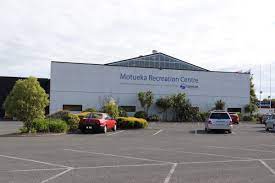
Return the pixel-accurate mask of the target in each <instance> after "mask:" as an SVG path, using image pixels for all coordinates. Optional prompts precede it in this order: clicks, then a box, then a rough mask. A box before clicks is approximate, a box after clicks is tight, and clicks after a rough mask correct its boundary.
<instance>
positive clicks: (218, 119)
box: [205, 111, 233, 133]
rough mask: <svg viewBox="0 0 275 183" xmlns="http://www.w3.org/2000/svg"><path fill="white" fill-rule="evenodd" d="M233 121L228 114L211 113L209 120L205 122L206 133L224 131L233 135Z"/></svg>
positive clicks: (223, 112) (220, 112) (221, 112)
mask: <svg viewBox="0 0 275 183" xmlns="http://www.w3.org/2000/svg"><path fill="white" fill-rule="evenodd" d="M232 128H233V125H232V119H231V117H230V115H229V113H228V112H225V111H213V112H211V113H210V115H209V118H208V120H207V121H206V122H205V131H206V132H207V133H208V132H209V131H210V130H224V131H228V133H232Z"/></svg>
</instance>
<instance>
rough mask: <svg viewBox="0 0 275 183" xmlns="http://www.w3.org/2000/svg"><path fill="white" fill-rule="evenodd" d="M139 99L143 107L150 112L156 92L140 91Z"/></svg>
mask: <svg viewBox="0 0 275 183" xmlns="http://www.w3.org/2000/svg"><path fill="white" fill-rule="evenodd" d="M138 100H139V102H140V105H141V107H142V108H143V109H144V111H145V112H146V113H147V114H148V112H149V108H150V107H151V105H152V104H153V102H154V94H153V93H152V91H150V90H149V91H147V92H139V93H138Z"/></svg>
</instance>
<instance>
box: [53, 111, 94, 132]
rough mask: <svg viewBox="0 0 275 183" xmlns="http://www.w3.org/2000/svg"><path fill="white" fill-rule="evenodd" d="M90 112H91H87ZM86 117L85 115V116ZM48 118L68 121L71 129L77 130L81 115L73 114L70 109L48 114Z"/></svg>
mask: <svg viewBox="0 0 275 183" xmlns="http://www.w3.org/2000/svg"><path fill="white" fill-rule="evenodd" d="M87 113H90V112H87ZM83 117H84V116H83ZM48 119H51V120H54V119H60V120H63V121H65V122H66V123H67V125H68V130H69V131H75V130H77V129H78V124H79V121H80V117H79V115H76V114H72V113H70V112H69V111H58V112H55V113H53V114H51V115H49V116H48Z"/></svg>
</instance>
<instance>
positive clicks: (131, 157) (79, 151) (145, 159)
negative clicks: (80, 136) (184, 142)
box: [64, 149, 173, 164]
mask: <svg viewBox="0 0 275 183" xmlns="http://www.w3.org/2000/svg"><path fill="white" fill-rule="evenodd" d="M64 151H71V152H78V153H87V154H97V155H104V156H113V157H118V158H127V159H136V160H143V161H154V162H159V163H172V164H173V162H168V161H160V160H153V159H147V158H137V157H133V156H122V155H115V154H105V153H98V152H91V151H81V150H74V149H64Z"/></svg>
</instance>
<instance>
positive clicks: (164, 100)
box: [156, 96, 172, 120]
mask: <svg viewBox="0 0 275 183" xmlns="http://www.w3.org/2000/svg"><path fill="white" fill-rule="evenodd" d="M156 105H157V107H158V108H160V109H161V112H162V113H164V114H165V117H164V120H167V110H168V109H169V108H170V107H171V106H172V100H171V97H169V96H167V97H161V98H158V99H157V101H156Z"/></svg>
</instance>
